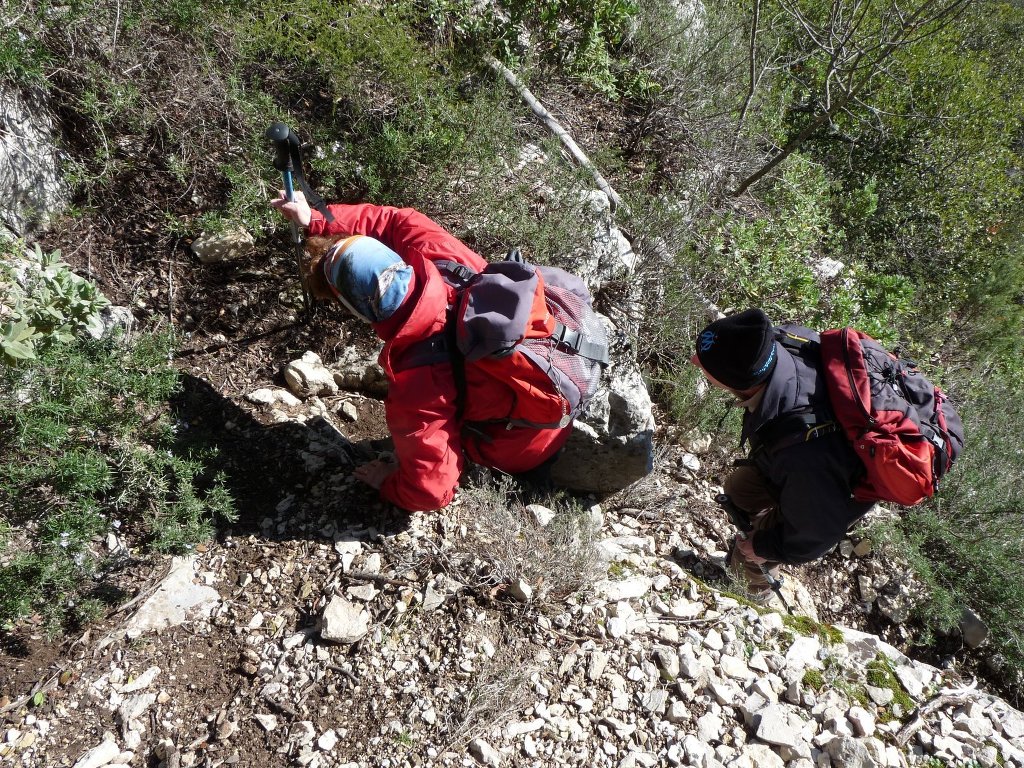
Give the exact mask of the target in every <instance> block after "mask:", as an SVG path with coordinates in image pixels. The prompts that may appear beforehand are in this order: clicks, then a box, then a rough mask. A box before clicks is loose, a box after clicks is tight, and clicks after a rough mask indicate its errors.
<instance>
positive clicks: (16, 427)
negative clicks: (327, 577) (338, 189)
mask: <svg viewBox="0 0 1024 768" xmlns="http://www.w3.org/2000/svg"><path fill="white" fill-rule="evenodd" d="M170 350H171V339H170V338H169V337H168V336H166V335H147V334H143V335H142V336H140V338H139V339H137V340H136V342H135V343H134V344H133V345H132V346H131V347H127V346H124V345H122V344H120V343H118V341H117V340H115V339H111V338H107V339H103V340H100V341H95V340H91V339H74V340H72V341H66V342H60V343H53V344H50V345H48V346H47V347H46V348H45V349H44V350H43V351H41V352H40V353H39V354H38V355H37V356H36V357H34V358H33V359H29V360H24V361H22V363H21V364H19V365H18V366H7V367H5V368H4V369H2V379H0V446H2V448H0V513H2V519H0V520H2V521H0V626H2V627H8V628H9V627H10V626H11V625H13V624H14V623H15V622H17V621H18V620H19V619H21V618H24V617H26V616H28V615H30V614H33V613H38V614H39V616H40V617H41V620H42V622H43V623H44V624H45V625H46V627H47V629H48V630H49V631H51V632H54V633H56V632H59V631H60V629H61V628H62V627H63V626H64V625H66V624H67V623H69V622H77V621H82V620H86V619H89V618H91V617H92V616H93V615H95V613H96V612H97V611H98V610H99V609H100V607H101V603H100V602H98V601H100V600H101V599H110V598H111V597H112V596H113V595H114V593H113V592H112V591H111V590H110V589H109V586H110V582H111V581H112V578H113V577H112V574H111V573H110V572H109V571H108V570H107V567H108V566H109V565H111V564H112V563H111V557H112V556H113V555H114V554H115V552H109V551H108V547H107V546H106V544H105V538H104V537H105V536H106V535H107V534H114V535H115V536H116V537H117V538H118V541H119V542H120V543H123V544H125V545H126V546H130V547H132V548H136V549H138V550H142V551H161V552H180V551H184V550H185V549H186V548H187V547H188V546H189V544H191V543H193V542H196V541H200V540H202V539H205V538H208V537H209V536H210V535H211V534H212V532H213V524H214V522H215V521H216V520H218V519H227V520H231V519H233V518H234V515H235V513H234V508H233V504H232V500H231V498H230V496H229V495H228V493H227V491H226V490H225V487H224V483H223V479H222V478H219V477H209V476H207V474H206V473H205V471H204V458H205V457H204V456H203V455H202V454H201V453H199V452H193V453H181V452H179V451H178V450H177V446H176V436H175V425H174V424H173V422H172V421H171V418H170V416H169V411H168V409H167V406H166V401H167V398H168V397H170V396H171V394H172V393H173V392H174V391H175V389H176V388H177V386H178V374H177V372H176V371H175V370H174V369H173V368H172V367H171V366H170V364H169V362H168V361H169V354H170ZM114 549H115V550H119V549H120V550H122V551H121V553H120V554H121V555H122V556H124V555H125V554H126V553H125V552H124V551H123V548H122V547H121V546H120V545H119V546H117V547H115V548H114Z"/></svg>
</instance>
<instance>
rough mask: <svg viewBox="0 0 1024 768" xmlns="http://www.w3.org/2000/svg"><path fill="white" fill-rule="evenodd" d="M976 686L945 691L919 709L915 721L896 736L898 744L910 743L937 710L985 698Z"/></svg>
mask: <svg viewBox="0 0 1024 768" xmlns="http://www.w3.org/2000/svg"><path fill="white" fill-rule="evenodd" d="M975 685H977V682H975V683H973V684H972V685H970V686H967V687H964V688H960V689H957V690H952V691H943V692H942V693H940V695H938V696H936V697H935V698H934V699H932V700H931V701H929V702H928V703H927V704H925V705H924V706H922V707H918V709H917V711H916V712H915V713H914V718H913V720H911V721H910V722H909V723H907V724H906V725H905V726H903V727H902V728H901V729H900V731H899V733H897V734H896V743H897V744H898V745H899V746H901V747H902V746H903V745H905V744H906V743H907V742H908V741H910V737H911V736H913V735H914V734H915V733H917V732H918V731H919V730H921V728H922V727H924V724H925V719H926V718H927V717H928V715H930V714H932V713H933V712H935V711H936V710H939V709H942V708H943V707H946V706H949V705H951V704H962V703H963V702H965V701H968V700H969V699H976V698H982V697H984V696H985V694H983V693H982V692H981V691H977V690H975V689H974V686H975Z"/></svg>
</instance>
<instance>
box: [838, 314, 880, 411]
mask: <svg viewBox="0 0 1024 768" xmlns="http://www.w3.org/2000/svg"><path fill="white" fill-rule="evenodd" d="M849 331H850V329H849V327H847V328H843V333H842V340H843V363H844V364H845V365H844V367H845V368H846V378H847V379H849V381H850V391H851V392H852V393H853V398H854V400H856V401H857V405H859V406H860V410H861V413H863V414H864V418H865V419H867V421H868V424H872V425H873V424H874V423H875V419H874V418H873V417H872V416H871V411H870V410H868V409H867V408H866V407H865V405H864V403H863V402H862V401H861V399H860V391H859V390H858V389H857V382H855V381H854V380H853V371H851V370H850V346H849V344H848V343H847V339H848V337H849V335H850V334H849Z"/></svg>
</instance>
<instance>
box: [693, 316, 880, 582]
mask: <svg viewBox="0 0 1024 768" xmlns="http://www.w3.org/2000/svg"><path fill="white" fill-rule="evenodd" d="M787 333H789V334H791V335H793V336H794V337H796V338H801V339H809V340H811V341H813V342H816V341H817V340H818V334H817V333H815V332H814V331H811V330H809V329H807V328H803V327H800V326H782V327H781V328H776V327H775V326H774V325H773V324H772V322H771V321H770V320H769V319H768V317H767V315H765V313H764V312H763V311H761V310H760V309H748V310H746V311H745V312H740V313H738V314H734V315H730V316H728V317H724V318H722V319H719V320H716V321H715V322H713V323H711V324H710V325H708V326H707V327H706V328H705V329H704V330H703V331H701V332H700V334H699V335H698V336H697V351H696V353H695V354H694V355H693V357H692V358H691V361H692V362H693V363H694V364H695V365H697V366H699V367H700V369H701V370H702V371H703V373H704V375H705V377H707V379H708V381H709V382H710V383H711V384H713V385H714V386H716V387H719V388H721V389H724V390H726V391H728V392H731V393H732V394H733V395H734V396H735V397H736V399H737V405H738V406H740V407H742V408H744V414H743V430H742V435H741V445H743V444H745V443H748V442H749V444H750V450H749V453H748V455H747V458H746V459H744V460H741V461H738V462H737V463H736V464H737V466H736V468H735V469H734V470H733V471H732V472H731V473H730V474H729V475H728V476H727V477H726V478H725V481H724V483H723V486H724V490H725V493H726V494H727V495H728V496H729V497H730V499H731V500H732V503H733V505H734V506H735V507H736V508H737V509H738V510H739V511H740V512H741V513H742V514H744V515H746V516H747V519H748V520H749V521H750V523H751V525H752V526H753V528H754V532H753V533H752V534H751V535H750V536H749V537H748V538H747V539H742V538H739V537H737V538H736V539H735V540H734V542H733V547H732V551H731V553H730V557H729V568H730V570H731V571H732V572H733V573H734V574H735V575H737V576H738V577H740V578H741V579H743V580H744V581H746V583H747V589H748V592H749V594H750V596H751V597H752V598H754V599H757V600H761V601H764V600H767V599H768V598H769V597H770V596H771V590H770V588H769V584H768V579H767V578H766V577H765V575H764V574H763V573H762V571H761V568H760V564H762V563H763V564H764V565H765V566H766V567H767V568H768V569H769V571H770V572H771V573H772V575H773V576H775V577H776V578H777V577H778V568H779V565H780V564H783V563H785V564H792V565H798V564H801V563H807V562H810V561H812V560H815V559H817V558H819V557H821V556H822V555H824V554H825V553H827V552H828V551H829V550H830V549H831V548H832V547H833V546H835V545H836V544H837V543H839V541H840V540H841V539H842V538H843V536H844V535H845V534H846V531H847V530H848V529H849V527H850V525H852V524H853V523H854V522H855V521H856V520H857V519H858V518H860V517H862V516H863V515H864V514H865V513H866V512H867V511H868V510H869V509H870V508H871V506H872V505H871V503H865V502H859V501H854V500H853V496H852V489H853V486H854V485H855V484H856V482H857V480H858V478H859V477H860V475H861V473H862V472H863V471H864V469H863V465H862V464H861V462H860V459H859V458H857V455H856V454H855V453H854V450H853V448H852V447H851V446H850V444H849V442H848V441H847V439H846V437H845V436H844V434H843V432H842V430H840V429H838V427H837V426H836V425H834V421H833V417H832V412H831V408H830V406H829V403H828V394H827V392H826V390H825V382H824V379H823V377H822V373H821V371H820V370H818V368H817V367H816V366H815V365H814V364H813V363H812V362H809V361H808V360H807V359H805V357H804V356H801V355H799V354H796V353H795V352H793V351H791V350H790V348H787V346H786V345H784V344H783V343H782V341H781V340H783V339H784V338H785V337H786V334H787Z"/></svg>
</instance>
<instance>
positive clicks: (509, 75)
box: [484, 56, 629, 216]
mask: <svg viewBox="0 0 1024 768" xmlns="http://www.w3.org/2000/svg"><path fill="white" fill-rule="evenodd" d="M484 61H485V62H486V63H487V66H489V67H490V68H491V69H493V70H494V71H495V72H497V73H498V74H499V75H501V76H502V77H503V78H505V80H506V81H507V82H508V84H509V85H511V86H512V87H513V88H515V89H516V91H517V92H518V93H519V97H520V98H521V99H522V100H523V101H524V102H526V105H527V106H528V107H529V108H530V109H531V110H533V114H535V115H536V116H537V117H539V118H540V119H541V120H542V121H544V124H545V125H546V126H547V127H548V129H549V130H550V131H551V132H552V133H553V134H555V136H557V137H558V138H559V140H560V141H561V142H562V145H563V146H564V147H565V148H566V149H567V150H568V151H569V154H570V155H572V157H573V159H574V160H575V161H576V162H577V163H579V164H580V165H581V166H583V167H584V168H586V169H587V170H588V171H590V174H591V175H592V176H593V177H594V181H595V182H597V186H598V188H599V189H600V190H601V191H602V192H604V193H605V194H606V195H608V201H609V203H610V204H611V209H612V213H615V211H616V210H617V209H619V208H621V209H622V212H623V213H624V214H626V215H627V216H628V215H629V207H628V206H627V205H626V204H625V203H623V202H622V198H620V197H619V193H618V192H616V191H615V190H614V189H613V188H612V185H611V184H609V183H608V180H607V179H605V177H604V176H602V175H601V172H600V171H599V170H597V166H595V165H594V164H593V163H592V162H591V161H590V158H589V157H587V155H586V153H585V152H584V151H583V150H582V149H580V147H579V145H578V144H577V143H576V142H575V141H574V140H573V138H572V136H570V135H569V132H568V131H567V130H565V128H563V127H562V124H561V123H559V122H558V121H557V120H556V119H555V118H554V117H553V116H552V115H551V113H550V112H548V111H547V109H545V108H544V105H543V104H541V103H540V102H539V101H538V100H537V97H536V96H534V95H533V94H532V93H531V92H530V89H529V88H527V87H526V85H525V84H524V83H523V81H522V80H520V79H519V78H518V77H517V76H516V74H515V72H513V71H512V70H511V69H509V68H508V67H506V66H505V65H504V64H502V63H501V62H500V61H498V60H497V59H496V58H494V57H493V56H485V57H484Z"/></svg>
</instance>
